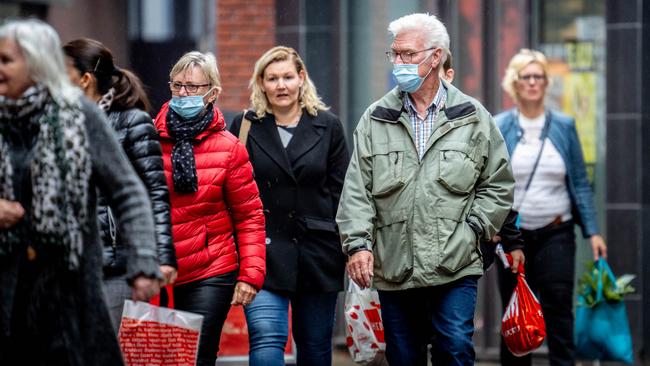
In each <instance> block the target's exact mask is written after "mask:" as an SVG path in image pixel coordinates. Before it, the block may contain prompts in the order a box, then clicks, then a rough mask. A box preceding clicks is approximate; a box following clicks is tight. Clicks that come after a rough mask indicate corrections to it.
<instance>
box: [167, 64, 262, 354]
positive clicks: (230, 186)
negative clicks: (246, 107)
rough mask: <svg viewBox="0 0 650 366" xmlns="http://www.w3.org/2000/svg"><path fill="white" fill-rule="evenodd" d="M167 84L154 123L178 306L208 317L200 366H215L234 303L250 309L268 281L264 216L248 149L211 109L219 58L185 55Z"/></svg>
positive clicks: (206, 318)
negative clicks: (167, 204)
mask: <svg viewBox="0 0 650 366" xmlns="http://www.w3.org/2000/svg"><path fill="white" fill-rule="evenodd" d="M169 85H170V89H171V93H172V99H171V101H169V102H167V103H165V105H163V107H162V109H161V110H160V112H159V113H158V116H157V117H156V120H155V124H156V129H157V130H158V132H159V134H160V137H161V145H162V148H163V161H164V168H165V175H166V177H167V184H168V185H169V190H170V201H171V217H172V237H173V240H174V245H175V247H176V256H177V257H178V279H177V281H176V286H175V287H174V301H175V304H176V308H177V309H180V310H186V311H191V312H194V313H198V314H201V315H203V316H204V317H205V318H204V321H203V327H202V330H201V339H200V342H199V354H198V363H197V365H214V363H215V359H216V354H217V351H218V344H219V338H220V333H221V328H222V326H223V323H224V321H225V319H226V315H227V314H228V311H229V310H230V305H231V304H232V305H247V304H249V303H250V302H251V301H253V298H254V297H255V295H256V294H257V291H259V289H260V288H261V287H262V283H263V282H264V275H265V253H266V251H265V250H266V249H265V243H264V240H265V233H264V214H263V213H262V202H261V201H260V198H259V192H258V190H257V185H256V184H255V181H254V180H253V170H252V167H251V164H250V162H249V160H248V153H247V152H246V148H245V147H244V146H243V145H241V144H240V143H239V140H238V139H237V138H236V137H235V136H233V135H232V134H230V133H229V132H227V131H226V130H225V122H224V118H223V115H222V113H221V111H220V110H219V109H218V108H217V107H216V106H215V105H214V102H215V101H216V99H217V97H218V95H219V92H220V91H221V86H220V85H221V83H220V81H219V74H218V70H217V64H216V60H215V58H214V56H213V55H212V54H209V53H208V54H203V53H200V52H189V53H187V54H185V55H184V56H183V57H181V58H180V60H179V61H178V62H177V63H176V65H175V66H174V67H173V68H172V71H171V73H170V82H169Z"/></svg>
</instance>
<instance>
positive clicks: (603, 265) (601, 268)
mask: <svg viewBox="0 0 650 366" xmlns="http://www.w3.org/2000/svg"><path fill="white" fill-rule="evenodd" d="M596 267H597V268H598V288H597V291H596V302H597V303H598V302H600V301H602V300H603V275H602V274H603V272H604V273H605V275H606V276H608V277H609V279H610V280H611V281H612V283H613V284H614V285H616V276H614V272H612V269H611V268H610V267H609V264H607V261H606V260H605V259H604V258H602V257H600V258H598V261H597V262H596Z"/></svg>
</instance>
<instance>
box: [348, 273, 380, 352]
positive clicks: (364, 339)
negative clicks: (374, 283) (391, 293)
mask: <svg viewBox="0 0 650 366" xmlns="http://www.w3.org/2000/svg"><path fill="white" fill-rule="evenodd" d="M345 325H346V327H345V335H346V344H347V346H348V350H349V351H350V356H351V357H352V359H353V360H354V362H358V363H364V364H367V365H370V364H380V363H381V362H382V361H381V359H382V358H383V352H384V351H385V350H386V342H385V341H384V326H383V323H382V321H381V306H380V305H379V295H378V294H377V291H376V290H373V289H369V288H367V289H363V290H362V289H361V288H360V287H359V286H358V285H357V284H356V283H354V281H352V280H350V284H349V286H348V291H347V292H346V294H345Z"/></svg>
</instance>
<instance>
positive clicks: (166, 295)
mask: <svg viewBox="0 0 650 366" xmlns="http://www.w3.org/2000/svg"><path fill="white" fill-rule="evenodd" d="M149 303H150V304H151V305H156V306H159V307H164V308H169V309H173V308H174V285H167V286H165V287H161V288H160V293H158V295H156V296H154V297H152V298H151V300H150V301H149Z"/></svg>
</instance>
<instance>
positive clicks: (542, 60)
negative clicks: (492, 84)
mask: <svg viewBox="0 0 650 366" xmlns="http://www.w3.org/2000/svg"><path fill="white" fill-rule="evenodd" d="M532 63H536V64H538V65H539V66H541V67H542V69H543V70H544V76H545V77H546V81H547V83H549V84H550V80H549V78H548V61H546V56H544V54H543V53H541V52H539V51H535V50H531V49H528V48H522V49H521V50H519V52H518V53H517V54H516V55H514V56H513V57H512V59H510V62H509V63H508V67H506V73H505V75H503V80H502V81H501V87H502V88H503V90H504V91H505V92H506V93H508V95H510V97H511V98H512V99H513V100H514V101H515V102H518V101H519V96H518V95H517V89H516V88H515V83H516V82H517V80H519V72H520V71H521V70H522V69H523V68H525V67H526V66H528V65H530V64H532ZM547 85H548V84H547Z"/></svg>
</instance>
